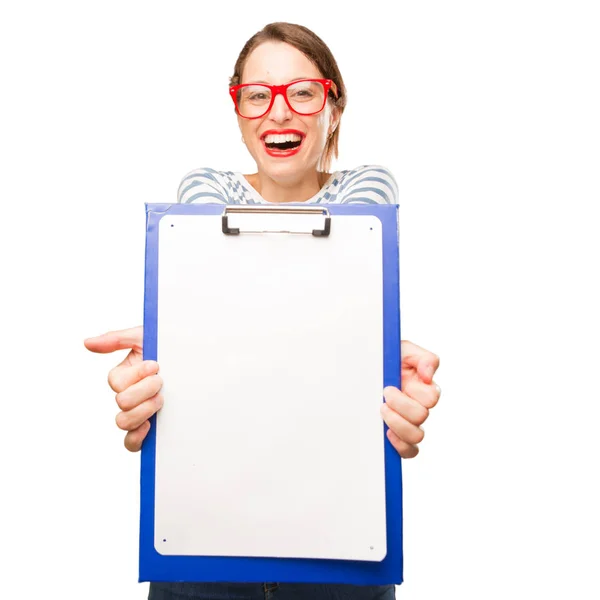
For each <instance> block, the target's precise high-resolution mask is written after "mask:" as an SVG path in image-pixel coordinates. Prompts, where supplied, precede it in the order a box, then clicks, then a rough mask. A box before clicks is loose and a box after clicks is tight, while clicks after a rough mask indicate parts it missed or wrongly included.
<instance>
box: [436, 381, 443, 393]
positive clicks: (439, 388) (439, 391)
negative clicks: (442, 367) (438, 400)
mask: <svg viewBox="0 0 600 600" xmlns="http://www.w3.org/2000/svg"><path fill="white" fill-rule="evenodd" d="M435 390H436V392H437V393H438V396H439V395H440V394H441V393H442V388H441V387H440V386H439V385H438V384H437V383H436V384H435Z"/></svg>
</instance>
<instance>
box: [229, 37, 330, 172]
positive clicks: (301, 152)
mask: <svg viewBox="0 0 600 600" xmlns="http://www.w3.org/2000/svg"><path fill="white" fill-rule="evenodd" d="M321 78H323V75H322V74H321V73H320V72H319V70H318V69H317V67H316V66H315V65H314V64H313V63H312V62H311V61H310V60H308V58H306V56H305V55H304V54H302V52H300V50H297V49H296V48H294V47H293V46H290V45H289V44H286V43H283V42H264V43H263V44H261V45H260V46H258V47H256V48H255V49H254V50H253V51H252V52H251V53H250V56H249V57H248V59H247V61H246V65H245V66H244V71H243V73H242V79H241V81H240V83H268V84H271V85H282V84H285V83H289V82H291V81H296V80H299V79H321ZM336 113H337V111H335V109H334V108H332V106H331V104H330V102H329V101H328V102H326V103H325V108H324V109H323V110H322V111H321V112H320V113H318V114H316V115H311V116H302V115H299V114H297V113H295V112H293V111H292V110H291V109H290V107H289V106H288V105H287V103H286V101H285V98H284V97H283V96H282V95H281V94H278V95H277V96H276V97H275V101H274V103H273V106H272V107H271V110H270V111H269V112H268V113H267V114H266V115H265V116H264V117H261V118H259V119H244V118H242V117H240V116H238V123H239V126H240V130H241V132H242V136H243V138H244V141H245V143H246V146H247V147H248V150H249V152H250V154H251V155H252V158H254V160H255V161H256V165H257V167H258V171H259V173H262V174H265V175H267V176H268V177H270V178H271V179H273V180H274V181H279V182H281V183H285V182H290V183H292V182H293V181H295V180H298V179H300V178H301V177H303V176H304V175H306V174H307V173H310V172H315V171H316V169H317V163H318V162H319V159H320V158H321V155H322V154H323V149H324V148H325V143H326V142H327V137H328V135H329V133H330V132H332V131H333V129H334V128H335V126H336V125H337V118H336ZM283 130H285V131H286V132H287V133H292V134H293V135H294V134H295V136H296V137H295V138H294V139H298V136H299V137H300V138H301V143H300V146H299V147H298V149H297V150H295V151H293V152H292V153H290V152H278V151H277V150H276V149H274V148H272V147H271V148H269V147H267V141H269V140H272V139H273V138H270V137H266V136H271V135H274V134H276V133H277V132H280V131H283ZM290 130H291V131H290ZM265 140H267V141H265Z"/></svg>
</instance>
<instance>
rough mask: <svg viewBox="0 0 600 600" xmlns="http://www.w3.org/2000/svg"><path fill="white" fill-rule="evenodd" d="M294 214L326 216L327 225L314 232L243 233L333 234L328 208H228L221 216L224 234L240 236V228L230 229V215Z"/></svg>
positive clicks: (319, 235)
mask: <svg viewBox="0 0 600 600" xmlns="http://www.w3.org/2000/svg"><path fill="white" fill-rule="evenodd" d="M240 213H246V214H251V213H255V214H280V215H282V214H293V215H324V216H325V224H324V226H323V229H313V230H312V232H310V231H307V232H291V231H244V232H243V233H310V234H312V235H314V236H316V237H326V236H328V235H329V234H330V232H331V215H330V214H329V211H328V210H327V209H326V208H312V207H311V208H305V207H298V206H294V207H283V206H282V207H271V206H226V207H225V210H224V211H223V214H222V215H221V224H222V230H223V233H225V234H227V235H239V234H240V230H239V228H238V227H229V220H228V215H230V214H240Z"/></svg>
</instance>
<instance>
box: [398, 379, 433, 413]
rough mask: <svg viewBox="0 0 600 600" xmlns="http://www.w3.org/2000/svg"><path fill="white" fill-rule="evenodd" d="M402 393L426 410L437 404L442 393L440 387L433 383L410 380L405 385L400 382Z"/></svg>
mask: <svg viewBox="0 0 600 600" xmlns="http://www.w3.org/2000/svg"><path fill="white" fill-rule="evenodd" d="M392 389H393V388H392ZM402 391H403V392H404V393H405V394H406V395H407V396H408V397H409V398H412V399H413V400H415V401H416V402H418V403H419V404H421V405H422V406H424V407H425V408H426V409H430V408H433V407H434V406H435V405H436V404H437V403H438V401H439V399H440V394H441V393H442V391H441V389H440V386H439V385H436V384H435V383H430V384H428V383H423V382H422V381H418V380H417V379H410V378H409V379H408V381H406V383H405V382H404V381H403V382H402Z"/></svg>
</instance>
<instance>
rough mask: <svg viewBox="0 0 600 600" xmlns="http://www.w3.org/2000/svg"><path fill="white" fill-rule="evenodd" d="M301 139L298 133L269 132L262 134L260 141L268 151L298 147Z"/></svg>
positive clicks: (281, 150) (285, 150) (286, 150)
mask: <svg viewBox="0 0 600 600" xmlns="http://www.w3.org/2000/svg"><path fill="white" fill-rule="evenodd" d="M303 139H304V137H303V136H302V135H300V134H299V133H279V134H272V133H269V134H267V135H265V136H263V138H262V141H263V143H264V144H265V147H266V148H267V149H268V150H270V151H274V152H289V151H291V150H297V149H298V148H300V146H301V144H302V140H303Z"/></svg>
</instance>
